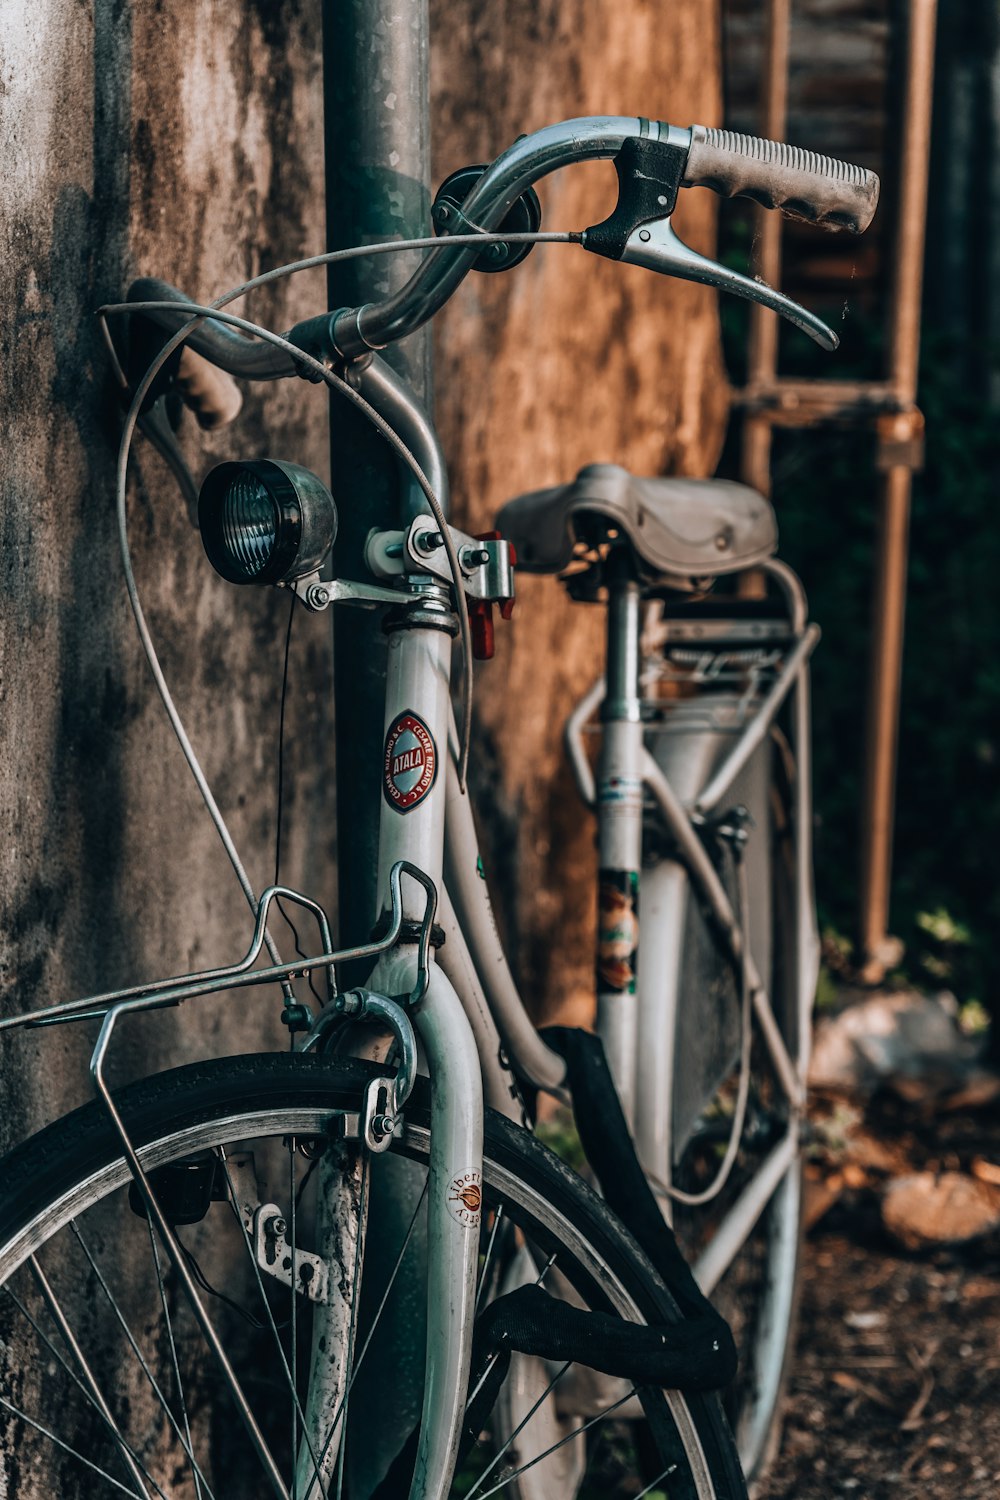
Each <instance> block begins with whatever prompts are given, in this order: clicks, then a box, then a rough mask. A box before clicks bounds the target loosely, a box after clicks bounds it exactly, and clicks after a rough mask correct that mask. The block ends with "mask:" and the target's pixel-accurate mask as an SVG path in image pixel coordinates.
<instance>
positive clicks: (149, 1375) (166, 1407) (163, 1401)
mask: <svg viewBox="0 0 1000 1500" xmlns="http://www.w3.org/2000/svg"><path fill="white" fill-rule="evenodd" d="M146 1218H147V1223H148V1222H149V1216H148V1214H147V1216H146ZM69 1227H70V1229H71V1230H72V1231H73V1234H74V1235H75V1236H76V1239H77V1242H78V1243H79V1246H80V1249H81V1250H82V1251H83V1253H84V1255H85V1256H86V1257H87V1260H88V1261H89V1262H90V1267H91V1269H92V1271H93V1273H94V1275H95V1276H96V1277H97V1280H98V1282H99V1283H100V1286H101V1290H102V1291H103V1292H104V1295H105V1297H107V1299H108V1304H109V1306H110V1307H111V1311H112V1312H113V1313H114V1315H115V1317H116V1318H117V1320H118V1322H119V1324H120V1326H121V1330H122V1332H123V1333H124V1335H125V1337H126V1339H128V1342H129V1344H130V1346H131V1348H132V1352H133V1354H134V1355H135V1357H136V1359H137V1360H138V1361H139V1364H140V1366H141V1367H142V1370H143V1373H144V1374H145V1376H146V1379H147V1380H148V1381H149V1384H150V1386H151V1387H152V1390H153V1393H154V1395H155V1396H156V1399H157V1400H158V1401H159V1403H160V1406H161V1407H162V1408H163V1413H164V1415H165V1416H166V1418H167V1421H168V1422H169V1423H170V1425H171V1427H172V1428H173V1429H174V1432H175V1433H176V1434H177V1439H178V1441H179V1442H180V1445H181V1447H182V1448H183V1449H184V1452H185V1453H186V1454H187V1457H188V1459H189V1461H190V1463H191V1467H192V1469H193V1470H195V1471H196V1472H197V1473H201V1470H200V1469H199V1468H198V1461H197V1459H196V1458H195V1456H194V1451H193V1449H192V1448H189V1447H188V1446H187V1444H186V1443H185V1441H184V1435H183V1433H182V1432H181V1430H180V1427H179V1426H178V1423H177V1418H176V1417H175V1416H174V1414H173V1412H172V1411H171V1410H170V1404H169V1402H168V1401H167V1398H166V1396H165V1395H164V1394H163V1392H162V1391H161V1389H160V1387H159V1384H158V1383H157V1379H156V1376H155V1375H154V1374H153V1372H152V1370H151V1369H150V1368H149V1364H148V1363H147V1361H146V1357H145V1355H144V1354H143V1352H142V1350H141V1349H140V1348H139V1345H138V1343H137V1341H136V1338H135V1335H134V1333H133V1332H132V1330H131V1328H130V1327H129V1325H128V1321H127V1319H126V1317H125V1314H124V1313H123V1312H122V1310H121V1308H120V1307H119V1306H118V1303H117V1302H116V1301H115V1299H114V1296H113V1294H112V1291H111V1288H110V1287H109V1286H108V1283H107V1282H106V1281H105V1279H104V1274H103V1272H102V1271H101V1268H100V1266H99V1265H98V1264H97V1261H96V1260H95V1259H94V1256H93V1254H92V1253H91V1249H90V1246H89V1245H88V1244H87V1242H86V1240H85V1239H84V1238H83V1233H82V1231H81V1229H80V1226H79V1225H78V1224H77V1222H76V1220H75V1219H71V1220H70V1223H69ZM201 1477H202V1479H203V1480H204V1478H205V1476H204V1474H202V1475H201ZM206 1485H207V1481H206Z"/></svg>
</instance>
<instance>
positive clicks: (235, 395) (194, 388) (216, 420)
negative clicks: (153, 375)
mask: <svg viewBox="0 0 1000 1500" xmlns="http://www.w3.org/2000/svg"><path fill="white" fill-rule="evenodd" d="M174 384H175V385H176V387H177V390H178V392H179V393H180V397H181V400H182V401H183V402H184V405H185V406H188V407H190V409H191V410H192V411H193V412H194V414H195V416H196V417H197V419H198V426H199V427H202V428H204V430H205V431H206V432H214V431H216V430H217V429H218V428H219V427H228V425H229V423H230V422H235V420H236V418H237V417H238V416H239V414H240V407H241V406H242V405H243V395H242V392H241V391H240V388H239V386H238V385H237V384H236V382H235V380H234V379H233V378H232V376H231V375H227V374H226V373H225V371H224V370H220V369H218V368H217V366H215V365H213V364H212V363H211V362H210V361H209V360H207V359H204V358H203V357H202V356H201V355H200V354H196V353H195V351H194V350H193V349H190V348H188V347H187V346H185V347H183V348H182V349H181V357H180V363H179V365H178V366H177V374H176V376H175V377H174Z"/></svg>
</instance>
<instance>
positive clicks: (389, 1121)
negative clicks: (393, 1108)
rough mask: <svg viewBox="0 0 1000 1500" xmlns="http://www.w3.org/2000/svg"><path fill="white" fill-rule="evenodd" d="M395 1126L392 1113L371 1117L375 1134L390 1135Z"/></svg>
mask: <svg viewBox="0 0 1000 1500" xmlns="http://www.w3.org/2000/svg"><path fill="white" fill-rule="evenodd" d="M395 1127H396V1119H395V1116H394V1115H375V1116H374V1117H373V1119H372V1130H373V1131H374V1132H375V1134H376V1135H392V1132H393V1130H394V1129H395Z"/></svg>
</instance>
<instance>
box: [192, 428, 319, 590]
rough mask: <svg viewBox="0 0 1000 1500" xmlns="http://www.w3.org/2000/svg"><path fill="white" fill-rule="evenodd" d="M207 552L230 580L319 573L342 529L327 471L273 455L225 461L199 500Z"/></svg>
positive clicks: (281, 578)
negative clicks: (322, 474) (323, 477)
mask: <svg viewBox="0 0 1000 1500" xmlns="http://www.w3.org/2000/svg"><path fill="white" fill-rule="evenodd" d="M198 525H199V528H200V530H201V539H202V542H203V544H204V547H205V551H206V553H207V554H208V560H209V562H210V563H211V564H212V567H213V568H214V569H215V570H216V572H217V573H221V574H222V577H223V578H225V579H227V580H228V582H229V583H284V582H286V581H287V580H289V579H292V578H301V577H303V576H304V575H305V574H307V573H314V572H315V571H316V569H317V568H318V567H319V565H320V563H321V562H322V561H323V559H324V558H325V557H326V555H327V553H328V552H329V551H330V548H331V547H332V546H333V543H334V540H335V539H336V536H337V507H336V505H335V504H334V499H333V496H332V495H331V494H330V491H329V490H328V489H327V487H326V485H325V484H324V483H323V481H322V480H321V479H318V478H317V477H316V475H315V474H313V473H311V472H310V470H309V469H303V468H302V467H301V466H300V465H299V464H289V463H282V462H279V461H278V460H277V459H273V458H257V459H250V460H248V461H247V462H244V463H224V464H218V465H217V466H216V467H215V468H214V469H213V470H212V471H211V473H210V474H209V475H208V476H207V478H206V479H205V482H204V484H203V485H202V487H201V496H200V498H199V500H198Z"/></svg>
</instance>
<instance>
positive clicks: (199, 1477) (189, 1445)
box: [146, 1214, 215, 1500]
mask: <svg viewBox="0 0 1000 1500" xmlns="http://www.w3.org/2000/svg"><path fill="white" fill-rule="evenodd" d="M146 1228H147V1229H148V1231H149V1244H150V1249H151V1250H152V1253H153V1264H154V1265H155V1266H156V1283H157V1286H158V1287H159V1289H160V1306H161V1307H162V1308H163V1318H164V1322H165V1324H166V1328H167V1339H168V1340H169V1343H170V1358H171V1361H172V1363H173V1367H174V1379H175V1380H176V1382H177V1399H178V1401H179V1402H180V1403H181V1416H182V1417H183V1419H184V1432H185V1434H186V1436H187V1442H186V1443H185V1441H184V1438H183V1437H181V1434H180V1432H179V1431H178V1430H177V1423H176V1422H175V1421H174V1418H173V1415H172V1413H170V1412H168V1413H167V1415H168V1417H170V1421H171V1423H172V1424H173V1427H174V1430H175V1431H176V1432H177V1436H178V1437H179V1438H180V1441H181V1446H182V1447H183V1448H184V1450H185V1452H186V1453H187V1456H188V1458H189V1459H190V1460H191V1472H192V1474H193V1475H194V1487H195V1493H196V1495H197V1497H198V1500H202V1497H201V1486H202V1483H203V1482H204V1485H205V1490H206V1493H207V1494H208V1496H209V1500H215V1496H214V1495H213V1493H212V1490H211V1488H210V1486H209V1483H208V1480H207V1479H206V1478H205V1476H204V1474H203V1473H202V1472H201V1469H200V1468H199V1466H198V1464H197V1462H196V1461H195V1456H194V1439H193V1438H192V1436H191V1423H190V1421H189V1420H188V1409H187V1402H186V1401H185V1400H184V1382H183V1381H182V1380H181V1367H180V1363H179V1361H178V1358H177V1345H176V1343H175V1342H174V1325H173V1319H172V1318H171V1316H170V1308H169V1307H168V1305H167V1290H166V1286H165V1285H164V1281H163V1267H162V1264H161V1262H160V1252H159V1249H158V1248H157V1244H156V1235H155V1233H154V1232H153V1223H152V1220H151V1219H150V1217H149V1215H148V1214H147V1215H146Z"/></svg>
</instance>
